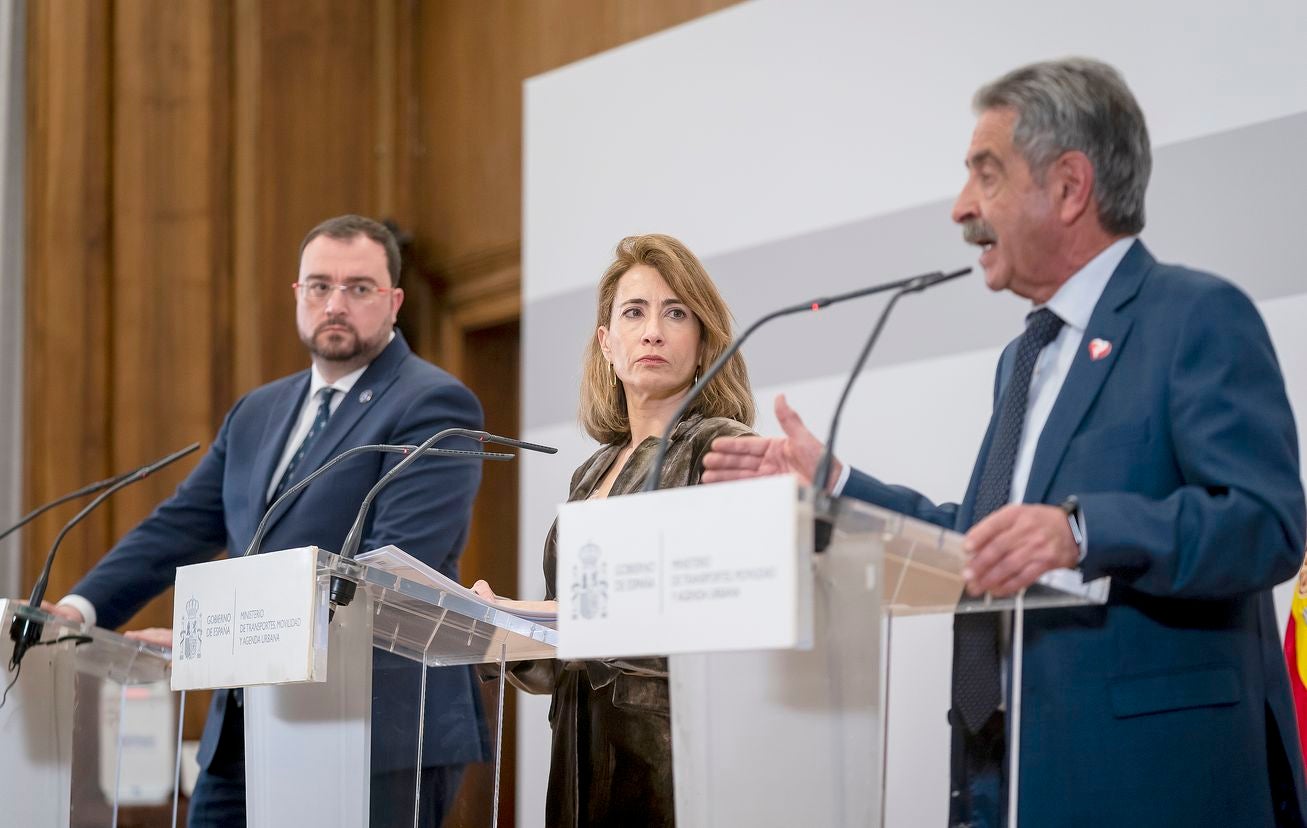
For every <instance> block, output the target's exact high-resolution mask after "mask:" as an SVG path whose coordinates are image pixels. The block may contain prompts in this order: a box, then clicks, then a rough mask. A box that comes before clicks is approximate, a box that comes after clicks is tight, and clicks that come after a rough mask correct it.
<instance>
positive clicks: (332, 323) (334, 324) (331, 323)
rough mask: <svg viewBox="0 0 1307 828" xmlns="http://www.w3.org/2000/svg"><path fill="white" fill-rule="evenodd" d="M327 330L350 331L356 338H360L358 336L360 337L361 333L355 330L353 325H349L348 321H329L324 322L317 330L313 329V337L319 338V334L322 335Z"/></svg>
mask: <svg viewBox="0 0 1307 828" xmlns="http://www.w3.org/2000/svg"><path fill="white" fill-rule="evenodd" d="M327 328H344V329H345V330H347V331H349V332H350V333H352V334H354V336H358V335H359V332H358V331H356V330H354V326H353V325H351V324H349V323H348V322H346V321H345V320H343V319H328V320H326V321H325V322H323V323H322V324H321V325H319V326H318V327H316V328H314V329H313V335H314V336H317V335H318V334H320V333H322V332H323V331H325V330H326V329H327Z"/></svg>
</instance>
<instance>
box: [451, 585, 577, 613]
mask: <svg viewBox="0 0 1307 828" xmlns="http://www.w3.org/2000/svg"><path fill="white" fill-rule="evenodd" d="M472 591H473V592H475V593H476V594H477V596H478V597H479V598H481V599H482V600H484V601H489V602H490V603H492V604H497V605H499V606H501V607H503V608H504V609H506V610H508V611H509V612H558V602H557V601H514V600H513V599H512V598H501V597H499V596H498V595H496V594H495V591H494V590H493V589H491V588H490V584H488V583H486V582H485V581H477V582H476V583H475V584H473V585H472Z"/></svg>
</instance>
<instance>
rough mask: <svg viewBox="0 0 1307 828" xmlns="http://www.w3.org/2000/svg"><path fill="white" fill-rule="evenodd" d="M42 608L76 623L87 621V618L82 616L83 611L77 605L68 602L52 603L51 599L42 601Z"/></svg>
mask: <svg viewBox="0 0 1307 828" xmlns="http://www.w3.org/2000/svg"><path fill="white" fill-rule="evenodd" d="M41 609H43V610H45V611H46V612H48V613H50V614H51V615H54V616H56V617H58V618H63V619H66V620H68V621H72V622H73V623H74V624H85V623H86V619H85V618H83V617H82V613H81V612H80V611H79V610H78V609H77V608H76V607H73V606H70V605H68V604H52V603H50V602H49V601H42V602H41Z"/></svg>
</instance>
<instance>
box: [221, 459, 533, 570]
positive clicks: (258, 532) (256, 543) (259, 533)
mask: <svg viewBox="0 0 1307 828" xmlns="http://www.w3.org/2000/svg"><path fill="white" fill-rule="evenodd" d="M373 451H380V452H386V453H388V454H414V453H417V451H418V448H417V446H393V445H386V444H384V443H374V444H370V445H366V446H355V447H354V448H352V449H349V450H347V451H343V452H341V453H340V454H337V455H336V456H335V457H333V458H331V459H330V460H328V461H327V462H325V463H323V464H322V465H321V466H319V467H318V468H317V469H316V470H314V472H313V473H312V474H310V475H309V476H308V477H305V478H304V479H303V480H301V481H299V482H298V483H296V484H295V485H294V486H291V487H290V488H289V489H287V490H286V491H284V492H282V494H281V497H279V498H277V499H276V500H274V501H273V502H272V503H271V504H270V505H269V506H268V508H267V510H266V511H264V513H263V519H262V520H260V521H259V525H258V528H256V529H255V530H254V537H253V538H252V539H251V540H250V543H249V546H246V547H245V554H246V555H257V554H259V551H260V547H261V546H262V545H263V536H264V535H265V534H267V531H268V521H269V520H270V519H271V518H272V515H273V513H274V512H276V511H277V507H279V506H281V504H282V503H285V502H286V501H287V500H289V499H290V498H291V497H293V496H294V495H295V493H296V492H299V491H300V490H302V489H303V488H304V487H306V486H308V485H309V484H310V483H312V482H313V481H314V480H317V479H318V478H319V477H321V476H322V475H323V474H324V473H326V471H327V469H330V468H331V467H332V466H334V465H336V464H337V463H340V462H342V461H344V460H348V459H349V458H351V457H354V456H356V455H359V454H367V453H368V452H373ZM422 454H424V455H426V456H428V457H477V458H480V459H483V460H512V459H513V456H514V455H512V454H502V453H499V452H493V451H463V450H460V449H438V448H428V449H426V450H425V451H423V452H422Z"/></svg>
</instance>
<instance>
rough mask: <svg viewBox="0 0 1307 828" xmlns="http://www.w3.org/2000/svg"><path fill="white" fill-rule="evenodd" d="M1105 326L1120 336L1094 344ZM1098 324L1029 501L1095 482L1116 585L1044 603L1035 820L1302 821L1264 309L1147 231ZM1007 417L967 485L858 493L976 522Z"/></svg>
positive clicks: (1104, 547) (1091, 547)
mask: <svg viewBox="0 0 1307 828" xmlns="http://www.w3.org/2000/svg"><path fill="white" fill-rule="evenodd" d="M1095 338H1101V339H1105V340H1107V341H1109V342H1111V343H1112V350H1111V352H1110V354H1109V355H1108V356H1107V357H1105V358H1103V359H1101V360H1099V361H1092V360H1091V359H1090V358H1089V354H1088V349H1087V346H1088V343H1089V341H1090V340H1092V339H1095ZM1084 343H1085V344H1084V345H1082V347H1081V348H1080V352H1079V353H1077V354H1076V356H1075V361H1074V362H1073V363H1072V366H1071V370H1070V373H1069V374H1068V375H1067V378H1066V382H1065V384H1064V385H1063V386H1062V390H1061V392H1060V394H1059V396H1058V398H1057V401H1056V403H1055V405H1054V407H1053V410H1052V413H1051V414H1050V416H1049V418H1048V422H1047V424H1046V425H1045V426H1044V430H1043V432H1042V433H1041V434H1040V437H1039V442H1038V444H1037V448H1036V452H1035V458H1034V464H1033V466H1032V468H1031V472H1030V482H1029V485H1028V486H1027V489H1026V494H1025V501H1026V502H1029V503H1059V502H1061V501H1062V500H1064V499H1065V498H1066V497H1068V496H1069V495H1075V496H1076V497H1078V498H1079V500H1080V503H1081V506H1082V508H1083V513H1084V518H1085V525H1086V528H1087V536H1088V537H1087V540H1088V551H1087V553H1086V555H1085V559H1084V562H1083V564H1082V566H1081V569H1082V571H1083V572H1084V573H1085V576H1086V577H1087V578H1096V577H1099V576H1103V575H1109V576H1111V577H1112V590H1111V595H1110V598H1109V600H1108V604H1107V606H1104V607H1094V608H1076V609H1066V610H1041V611H1038V612H1032V613H1030V614H1029V615H1028V616H1027V619H1026V633H1025V642H1026V643H1025V660H1024V662H1023V665H1024V674H1023V680H1022V690H1023V693H1024V704H1023V707H1022V711H1023V713H1022V731H1021V794H1020V808H1021V810H1020V817H1021V821H1022V823H1023V824H1027V825H1058V826H1078V825H1084V826H1103V825H1111V826H1126V825H1131V826H1133V825H1139V826H1163V825H1177V826H1178V825H1213V826H1216V825H1221V826H1235V825H1238V826H1244V825H1247V826H1253V825H1257V826H1262V825H1267V826H1269V825H1275V824H1278V823H1276V822H1275V820H1274V819H1273V817H1272V809H1273V808H1276V807H1279V808H1283V809H1284V810H1285V811H1286V812H1287V813H1289V814H1290V815H1291V816H1292V817H1293V819H1292V821H1291V822H1290V824H1293V823H1294V822H1297V820H1298V819H1300V818H1302V817H1301V809H1302V803H1303V802H1304V801H1305V800H1307V797H1304V791H1303V771H1302V763H1301V758H1300V754H1299V750H1298V741H1297V739H1298V737H1297V732H1296V727H1295V724H1294V712H1293V707H1292V702H1291V699H1290V692H1289V685H1288V677H1287V674H1286V671H1285V667H1284V658H1283V654H1282V653H1281V651H1280V644H1279V624H1278V622H1277V619H1276V617H1275V613H1274V607H1273V604H1272V600H1271V592H1270V590H1271V587H1273V586H1274V585H1276V584H1278V583H1280V582H1282V581H1284V580H1286V579H1287V578H1290V577H1291V576H1293V575H1294V573H1295V572H1296V571H1297V569H1298V566H1299V564H1300V563H1301V557H1302V548H1303V535H1304V522H1305V520H1307V519H1305V517H1304V501H1303V490H1302V484H1301V480H1300V478H1299V471H1298V446H1297V436H1296V433H1295V429H1294V421H1293V415H1292V412H1291V411H1290V409H1289V403H1288V400H1287V398H1286V396H1285V391H1284V383H1283V379H1282V377H1281V374H1280V369H1279V365H1278V363H1277V361H1276V358H1275V353H1274V351H1273V350H1272V348H1271V343H1270V339H1269V337H1268V336H1267V333H1266V328H1265V326H1264V325H1263V323H1262V320H1261V317H1260V316H1259V315H1258V313H1257V310H1256V308H1254V306H1253V304H1252V302H1250V301H1249V299H1248V298H1247V297H1246V296H1245V295H1244V294H1243V293H1241V292H1240V291H1239V290H1238V289H1237V288H1235V287H1233V286H1232V285H1230V284H1229V283H1227V282H1225V281H1223V280H1221V279H1218V278H1216V277H1214V276H1210V275H1206V274H1202V273H1198V272H1195V271H1192V270H1187V269H1185V268H1181V267H1175V266H1171V265H1165V264H1160V263H1158V262H1157V261H1155V260H1154V259H1153V257H1152V256H1151V255H1150V254H1149V253H1148V251H1147V250H1146V249H1145V248H1144V246H1143V245H1142V244H1140V243H1138V242H1136V243H1135V244H1134V245H1133V246H1132V247H1131V249H1130V250H1129V252H1128V253H1127V254H1126V257H1125V259H1124V260H1123V261H1122V262H1121V264H1120V266H1119V267H1118V268H1117V270H1116V272H1115V273H1114V274H1113V275H1112V277H1111V279H1110V281H1109V282H1108V285H1107V287H1106V289H1105V291H1104V292H1103V295H1102V298H1101V299H1100V300H1099V302H1098V305H1097V306H1096V307H1095V309H1094V313H1093V316H1092V318H1091V319H1090V322H1089V327H1088V329H1087V330H1086V332H1085V338H1084ZM1013 345H1015V343H1013ZM1013 356H1014V348H1013V346H1012V345H1009V347H1008V348H1007V350H1006V351H1004V354H1003V358H1002V360H1001V361H1000V364H999V372H998V379H997V382H996V384H995V400H996V401H997V399H998V396H999V393H1000V391H1001V389H1002V388H1003V387H1004V385H1005V383H1006V380H1007V377H1008V375H1009V374H1010V366H1011V362H1012V359H1013ZM992 437H993V422H991V424H990V432H989V433H988V434H986V436H985V441H984V443H983V444H982V445H981V449H980V455H979V458H978V459H977V462H976V466H975V471H974V472H973V474H972V478H971V484H970V486H969V487H968V489H967V494H966V497H965V499H964V500H963V501H962V503H961V504H960V505H958V504H943V505H935V504H933V503H930V502H929V501H927V500H926V499H925V498H924V497H922V496H921V495H919V494H917V493H916V492H912V491H910V490H908V489H905V488H902V487H896V486H888V485H885V484H883V483H881V482H879V481H877V480H875V479H873V478H871V477H868V476H866V475H863V474H861V473H856V472H855V473H854V474H852V475H851V476H850V479H849V481H848V484H847V486H846V488H845V490H844V494H846V495H849V496H852V497H856V498H859V499H862V500H867V501H870V502H873V503H876V504H878V505H881V506H884V507H887V508H890V509H893V510H895V511H898V512H903V513H906V514H910V515H914V516H916V517H919V518H923V519H925V520H929V521H931V522H933V523H936V524H939V525H942V526H946V527H949V528H951V529H956V530H958V531H965V530H966V529H967V528H968V527H970V526H971V524H972V522H973V518H972V514H973V504H974V499H975V496H976V488H977V486H978V483H979V474H980V469H981V467H982V466H983V465H984V459H985V456H986V453H987V452H988V451H989V447H990V442H991V440H992ZM1273 774H1277V775H1280V778H1285V779H1287V780H1288V783H1287V784H1288V790H1287V792H1286V795H1284V796H1280V797H1278V798H1277V799H1278V802H1275V803H1273V801H1272V799H1273V798H1272V796H1271V793H1270V784H1269V782H1268V780H1269V779H1270V778H1271V777H1272V775H1273Z"/></svg>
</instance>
